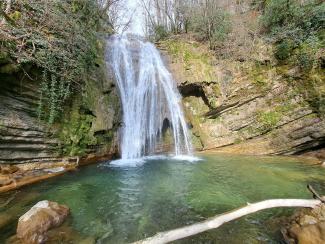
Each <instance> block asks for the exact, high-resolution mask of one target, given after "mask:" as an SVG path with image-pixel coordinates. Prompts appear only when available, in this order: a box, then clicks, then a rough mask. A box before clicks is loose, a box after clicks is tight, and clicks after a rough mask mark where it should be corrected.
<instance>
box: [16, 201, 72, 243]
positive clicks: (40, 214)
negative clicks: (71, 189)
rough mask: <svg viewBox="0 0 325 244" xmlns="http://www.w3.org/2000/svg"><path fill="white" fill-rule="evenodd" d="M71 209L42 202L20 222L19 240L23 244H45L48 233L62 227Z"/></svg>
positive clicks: (21, 218)
mask: <svg viewBox="0 0 325 244" xmlns="http://www.w3.org/2000/svg"><path fill="white" fill-rule="evenodd" d="M69 211H70V210H69V208H68V207H67V206H65V205H59V204H58V203H56V202H50V201H47V200H44V201H40V202H38V203H37V204H36V205H34V206H33V207H32V208H31V209H30V210H29V211H28V212H26V213H25V214H24V215H23V216H21V217H20V218H19V220H18V226H17V236H16V237H17V239H19V240H20V241H21V242H22V243H31V244H34V243H44V242H45V241H46V240H47V238H48V237H47V231H48V230H50V229H51V228H53V227H58V226H60V225H61V224H62V223H63V221H64V220H65V218H66V217H67V216H68V214H69Z"/></svg>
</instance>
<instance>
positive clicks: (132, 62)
mask: <svg viewBox="0 0 325 244" xmlns="http://www.w3.org/2000/svg"><path fill="white" fill-rule="evenodd" d="M106 61H107V64H108V68H109V69H111V71H112V72H113V73H114V75H115V78H116V83H117V85H118V88H119V91H120V98H121V103H122V110H123V126H122V128H121V130H120V134H121V138H120V149H121V158H122V159H121V160H126V159H127V160H129V159H131V160H129V163H130V164H132V162H133V164H135V165H138V164H139V162H141V157H143V156H147V155H154V154H155V152H156V150H157V145H158V144H161V143H163V139H162V137H163V133H164V129H166V127H167V128H169V130H170V131H171V134H172V136H173V144H174V152H173V154H174V155H176V156H177V155H191V150H192V146H191V142H190V139H189V134H188V130H187V125H186V122H185V119H184V115H183V110H182V107H181V96H180V94H179V92H178V90H177V87H176V82H175V81H174V80H173V77H172V75H171V74H170V72H169V71H168V70H167V68H166V66H165V65H164V63H163V61H162V59H161V57H160V54H159V51H158V50H157V48H156V47H155V46H154V45H153V44H152V43H150V42H147V41H145V40H143V39H142V38H141V37H137V36H134V35H123V36H119V35H115V36H113V37H111V38H110V39H109V40H108V42H107V55H106ZM139 158H140V159H139Z"/></svg>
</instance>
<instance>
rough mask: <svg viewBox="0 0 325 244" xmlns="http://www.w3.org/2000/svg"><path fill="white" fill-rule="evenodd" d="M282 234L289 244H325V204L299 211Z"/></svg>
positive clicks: (291, 218) (283, 229)
mask: <svg viewBox="0 0 325 244" xmlns="http://www.w3.org/2000/svg"><path fill="white" fill-rule="evenodd" d="M281 232H282V235H283V237H284V239H285V241H286V243H288V244H298V243H299V244H321V243H325V204H322V205H320V206H318V207H316V208H314V209H302V210H298V211H297V212H295V213H294V215H293V216H291V217H290V219H289V221H288V224H286V225H285V227H283V228H282V230H281Z"/></svg>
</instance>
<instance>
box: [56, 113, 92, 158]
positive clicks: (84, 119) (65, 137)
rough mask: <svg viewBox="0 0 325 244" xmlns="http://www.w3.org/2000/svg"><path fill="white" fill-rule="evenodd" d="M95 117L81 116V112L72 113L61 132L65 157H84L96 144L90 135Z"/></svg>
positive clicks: (60, 136) (63, 124)
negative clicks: (90, 147)
mask: <svg viewBox="0 0 325 244" xmlns="http://www.w3.org/2000/svg"><path fill="white" fill-rule="evenodd" d="M92 120H93V116H91V115H86V114H80V113H79V111H72V114H71V116H70V118H69V119H66V120H65V121H64V122H63V123H62V130H60V135H59V138H60V141H61V142H62V145H61V147H60V149H61V150H62V154H63V155H68V156H75V155H79V156H81V155H83V154H85V153H86V149H87V148H88V147H89V146H90V145H95V144H96V142H97V141H96V138H94V137H93V136H92V135H91V133H90V128H91V123H92Z"/></svg>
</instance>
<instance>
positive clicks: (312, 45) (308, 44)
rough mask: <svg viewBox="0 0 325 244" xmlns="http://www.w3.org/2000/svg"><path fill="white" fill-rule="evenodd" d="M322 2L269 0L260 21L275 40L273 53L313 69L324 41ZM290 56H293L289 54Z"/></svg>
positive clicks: (304, 67)
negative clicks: (322, 34)
mask: <svg viewBox="0 0 325 244" xmlns="http://www.w3.org/2000/svg"><path fill="white" fill-rule="evenodd" d="M324 13H325V3H324V2H320V1H307V2H306V3H301V2H300V1H298V0H269V1H266V2H265V9H264V14H263V16H262V19H261V22H262V25H263V27H264V29H265V31H266V32H267V33H269V34H270V35H271V36H272V37H273V38H274V39H275V41H276V42H277V46H276V51H275V56H276V58H277V59H279V60H281V61H284V60H289V61H292V62H293V63H295V64H297V65H299V67H301V68H302V69H304V70H311V69H312V68H317V66H318V64H319V58H320V57H319V56H318V55H317V54H318V53H319V52H320V51H321V48H322V47H323V48H324V42H323V41H322V39H321V35H320V33H321V32H322V31H323V30H324V27H325V17H324V15H325V14H324ZM291 56H293V57H291Z"/></svg>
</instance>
